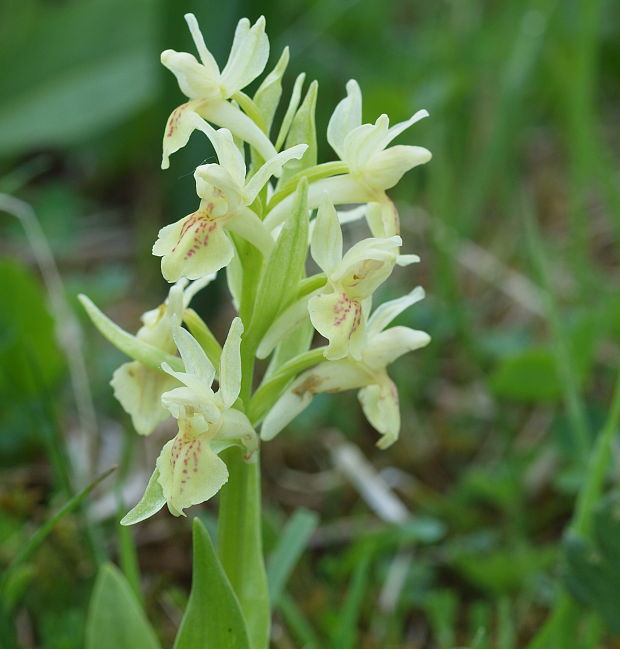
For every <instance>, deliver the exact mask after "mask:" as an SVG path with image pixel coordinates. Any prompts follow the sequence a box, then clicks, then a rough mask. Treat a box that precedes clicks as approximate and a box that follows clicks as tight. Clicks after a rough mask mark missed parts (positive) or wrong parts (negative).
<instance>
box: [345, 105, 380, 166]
mask: <svg viewBox="0 0 620 649" xmlns="http://www.w3.org/2000/svg"><path fill="white" fill-rule="evenodd" d="M389 123H390V121H389V119H388V116H387V115H385V114H384V115H381V116H379V118H378V119H377V121H376V122H375V123H374V124H362V125H361V126H358V127H357V128H356V129H354V130H353V131H351V132H350V133H349V134H348V135H347V136H346V138H345V140H344V158H343V160H344V161H345V162H346V163H347V164H348V165H349V168H350V170H351V173H353V174H355V173H359V172H362V171H363V172H364V173H365V172H366V169H368V168H369V166H370V163H371V161H372V159H373V158H374V157H375V155H377V154H378V153H379V152H380V151H383V148H384V146H385V144H384V143H385V140H386V137H387V133H388V127H389Z"/></svg>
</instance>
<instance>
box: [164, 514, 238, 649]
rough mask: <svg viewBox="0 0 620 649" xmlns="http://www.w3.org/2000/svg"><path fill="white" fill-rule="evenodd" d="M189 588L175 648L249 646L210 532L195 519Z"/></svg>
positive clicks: (234, 599)
mask: <svg viewBox="0 0 620 649" xmlns="http://www.w3.org/2000/svg"><path fill="white" fill-rule="evenodd" d="M193 529H194V536H193V538H194V544H193V547H194V551H193V569H192V592H191V594H190V597H189V601H188V603H187V609H186V610H185V615H183V620H182V621H181V627H180V628H179V632H178V634H177V638H176V640H175V643H174V649H249V647H250V643H249V640H248V635H247V631H246V628H245V621H244V619H243V615H242V613H241V608H240V607H239V601H238V600H237V597H236V596H235V594H234V592H233V590H232V587H231V585H230V582H229V581H228V578H227V577H226V574H225V573H224V570H223V569H222V566H221V564H220V562H219V560H218V558H217V556H216V554H215V551H214V550H213V544H212V543H211V538H210V537H209V533H208V532H207V530H206V529H205V527H204V525H203V524H202V523H201V522H200V520H199V519H197V518H195V519H194V528H193Z"/></svg>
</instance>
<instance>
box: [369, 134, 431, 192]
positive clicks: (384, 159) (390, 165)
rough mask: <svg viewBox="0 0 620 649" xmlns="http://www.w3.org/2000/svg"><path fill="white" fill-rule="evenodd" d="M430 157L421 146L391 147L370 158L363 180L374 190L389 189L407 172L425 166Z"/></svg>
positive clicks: (400, 145) (402, 145)
mask: <svg viewBox="0 0 620 649" xmlns="http://www.w3.org/2000/svg"><path fill="white" fill-rule="evenodd" d="M431 157H432V155H431V152H430V151H429V150H428V149H425V148H424V147H421V146H407V145H404V144H399V145H397V146H392V147H390V148H389V149H386V150H385V151H380V152H378V153H377V154H376V155H374V156H373V157H372V160H370V161H369V163H368V165H367V166H366V167H365V169H364V178H365V179H366V182H368V184H369V185H370V186H371V187H374V188H375V189H390V187H394V185H396V183H398V181H399V180H400V179H401V178H402V177H403V175H404V174H405V173H406V172H407V171H409V170H410V169H413V168H414V167H417V166H418V165H421V164H425V163H426V162H428V161H429V160H430V159H431Z"/></svg>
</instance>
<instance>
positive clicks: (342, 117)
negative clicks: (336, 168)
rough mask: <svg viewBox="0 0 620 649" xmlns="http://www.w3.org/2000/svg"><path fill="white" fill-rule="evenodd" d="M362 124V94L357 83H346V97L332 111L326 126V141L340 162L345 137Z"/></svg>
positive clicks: (342, 157) (342, 156)
mask: <svg viewBox="0 0 620 649" xmlns="http://www.w3.org/2000/svg"><path fill="white" fill-rule="evenodd" d="M361 123H362V93H361V90H360V87H359V86H358V84H357V81H355V80H353V79H351V80H350V81H348V82H347V96H346V97H345V98H344V99H342V100H341V101H340V102H339V104H338V105H337V106H336V108H335V109H334V112H333V114H332V116H331V118H330V120H329V124H328V125H327V141H328V142H329V143H330V145H331V147H332V149H333V150H334V151H335V152H336V153H337V154H338V156H339V157H340V159H341V160H343V159H344V141H345V138H346V136H347V135H348V134H349V133H350V132H351V131H352V130H353V129H355V128H357V127H358V126H360V125H361Z"/></svg>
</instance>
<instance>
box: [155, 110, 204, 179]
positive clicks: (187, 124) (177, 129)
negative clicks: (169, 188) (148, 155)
mask: <svg viewBox="0 0 620 649" xmlns="http://www.w3.org/2000/svg"><path fill="white" fill-rule="evenodd" d="M200 103H201V100H194V101H188V102H187V103H185V104H181V105H180V106H177V107H176V108H175V109H174V110H173V111H172V113H171V114H170V117H169V118H168V121H167V122H166V130H165V131H164V139H163V142H162V148H163V153H162V159H161V168H162V169H168V167H170V156H171V155H172V154H173V153H175V152H176V151H178V150H179V149H182V148H183V147H184V146H185V145H186V144H187V143H188V141H189V138H190V135H191V134H192V133H193V131H194V129H195V124H194V122H193V121H192V119H191V115H193V114H194V111H195V110H197V108H198V106H199V105H200Z"/></svg>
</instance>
